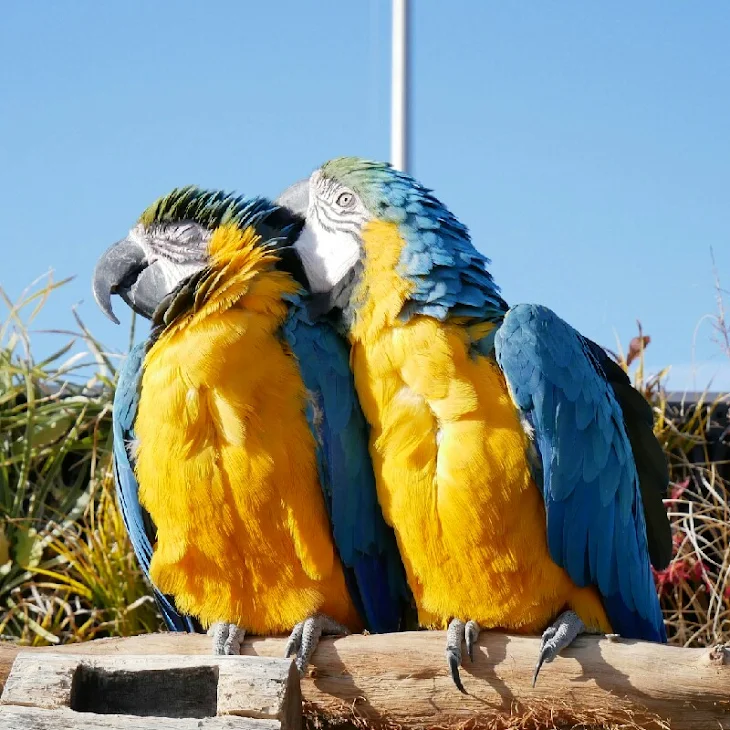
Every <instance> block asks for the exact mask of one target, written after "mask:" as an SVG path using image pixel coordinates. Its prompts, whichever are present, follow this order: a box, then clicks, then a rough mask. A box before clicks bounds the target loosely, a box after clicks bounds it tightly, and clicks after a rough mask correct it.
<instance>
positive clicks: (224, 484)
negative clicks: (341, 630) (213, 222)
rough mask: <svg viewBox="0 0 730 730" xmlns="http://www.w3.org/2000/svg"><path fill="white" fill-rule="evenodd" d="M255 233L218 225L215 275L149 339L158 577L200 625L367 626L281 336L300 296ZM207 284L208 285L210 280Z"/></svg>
mask: <svg viewBox="0 0 730 730" xmlns="http://www.w3.org/2000/svg"><path fill="white" fill-rule="evenodd" d="M254 244H255V239H254V238H253V236H252V235H251V234H250V232H249V231H246V232H241V231H239V230H238V229H237V228H235V227H233V226H228V227H223V228H220V229H218V230H217V231H216V232H215V233H214V234H213V237H212V239H211V242H210V245H209V248H210V250H211V252H212V254H213V262H214V263H213V267H212V269H213V273H212V274H211V277H212V283H211V285H210V286H208V290H207V291H206V295H205V300H204V301H201V302H200V303H199V305H198V306H196V309H195V311H193V312H190V313H188V314H186V315H185V316H183V317H182V318H180V320H179V321H177V322H176V323H174V324H173V325H172V326H171V327H169V328H168V329H167V330H166V331H165V332H164V333H163V334H162V335H161V337H160V338H159V339H158V340H157V342H156V343H155V344H154V345H153V347H152V348H151V349H150V351H149V352H148V354H147V357H146V359H145V364H144V375H143V380H142V393H141V399H140V404H139V412H138V416H137V420H136V431H137V436H138V439H139V450H138V454H137V476H138V480H139V483H140V500H141V502H142V504H143V506H144V507H145V508H146V509H147V510H148V511H149V513H150V515H151V517H152V519H153V520H154V522H155V524H156V526H157V530H158V539H157V544H156V546H155V551H154V556H153V559H152V566H151V577H152V580H153V581H154V582H155V583H156V585H157V586H158V587H159V588H160V589H161V590H162V591H163V592H166V593H170V594H172V595H173V596H174V598H175V602H176V605H177V607H178V608H179V609H180V610H181V611H183V612H186V613H190V614H192V615H195V616H198V617H199V618H200V619H201V620H202V622H203V623H204V624H205V625H208V624H210V623H213V622H216V621H226V622H232V623H236V624H238V625H239V626H241V627H242V628H245V629H247V630H248V631H253V632H255V633H272V632H280V631H285V630H289V629H291V628H292V626H293V625H294V624H295V623H297V622H299V621H301V620H303V619H304V618H306V617H307V616H309V615H312V614H313V613H315V612H316V611H323V612H325V613H327V614H328V615H330V616H332V617H333V618H334V619H335V620H337V621H340V622H341V623H344V624H346V625H348V626H350V627H351V628H352V629H355V630H356V629H357V628H359V619H358V616H357V613H356V611H355V609H354V607H353V605H352V602H351V600H350V598H349V595H348V592H347V589H346V586H345V581H344V576H343V573H342V569H341V566H340V563H339V560H338V559H337V557H336V555H335V551H334V547H333V543H332V540H331V538H330V528H329V522H328V518H327V513H326V509H325V505H324V502H323V497H322V493H321V491H320V486H319V480H318V475H317V467H316V461H315V443H314V440H313V437H312V434H311V432H310V430H309V427H308V424H307V422H306V418H305V413H304V408H305V397H306V393H305V389H304V385H303V383H302V380H301V377H300V374H299V371H298V367H297V363H296V361H295V360H294V358H293V357H292V356H291V354H290V353H289V352H287V351H286V349H285V347H284V346H283V345H282V343H281V342H280V340H279V339H278V337H277V331H278V329H279V327H280V325H281V323H282V321H283V319H284V317H285V316H286V313H287V308H286V305H285V303H284V302H283V301H282V296H283V295H285V294H288V293H291V292H293V291H295V290H296V285H295V283H294V282H293V281H292V280H291V279H290V277H289V276H288V275H286V274H283V273H280V272H277V271H275V270H273V268H272V257H271V255H270V254H267V253H266V252H265V251H264V250H262V249H261V248H260V247H257V246H255V245H254ZM205 286H206V284H203V285H201V288H203V287H205Z"/></svg>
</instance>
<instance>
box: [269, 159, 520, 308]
mask: <svg viewBox="0 0 730 730" xmlns="http://www.w3.org/2000/svg"><path fill="white" fill-rule="evenodd" d="M282 198H285V199H288V200H289V201H290V205H291V207H292V209H294V210H296V211H297V212H299V213H301V214H303V215H305V216H306V225H305V227H304V229H303V230H302V233H301V234H300V236H299V238H298V240H297V242H296V244H295V247H296V249H297V251H298V252H299V253H300V255H301V258H302V262H303V264H304V269H305V271H306V274H307V278H308V280H309V283H310V286H311V290H312V291H313V292H314V293H317V294H319V295H320V296H319V299H320V300H322V299H323V298H325V299H327V304H326V305H324V306H323V308H325V309H326V308H332V307H338V308H340V309H343V310H345V311H347V310H348V308H349V309H350V310H356V309H357V306H356V304H357V303H361V302H362V301H363V299H364V298H366V295H365V294H364V288H367V289H369V290H370V291H371V293H372V292H374V291H375V290H376V289H378V287H377V286H375V283H376V279H378V278H380V279H381V280H383V281H384V280H385V278H388V279H389V283H388V286H387V287H385V286H383V287H382V289H381V290H382V291H383V292H384V291H385V290H386V289H388V290H397V299H398V301H394V303H393V307H392V308H393V310H395V309H398V312H395V311H394V313H395V314H397V316H399V317H401V318H405V319H407V318H408V317H409V316H411V315H413V314H416V313H420V314H427V315H430V316H435V317H438V318H440V319H443V318H445V317H446V316H448V315H449V314H461V315H465V316H468V315H474V316H479V315H488V314H489V313H491V312H492V311H494V312H496V311H498V310H499V311H500V312H501V311H502V310H503V309H506V305H505V304H504V302H503V300H502V299H501V297H500V296H499V289H498V287H497V286H496V285H495V284H494V281H493V280H492V277H491V275H490V274H489V273H488V271H487V269H486V267H487V264H488V263H489V259H487V258H486V257H485V256H484V255H482V254H481V253H479V252H478V251H477V250H476V249H475V248H474V247H473V245H472V243H471V240H470V238H469V233H468V231H467V229H466V227H465V226H464V225H463V224H462V223H460V222H459V221H458V220H457V219H456V217H455V216H454V215H453V214H452V213H451V212H450V211H449V210H448V209H447V208H446V206H445V205H443V203H441V202H440V201H439V200H438V199H437V198H436V197H435V196H434V195H433V193H432V192H431V191H430V190H429V189H428V188H426V187H424V186H423V185H421V184H420V183H419V182H418V181H416V180H415V179H414V178H412V177H411V176H410V175H407V174H405V173H402V172H399V171H397V170H395V169H393V168H392V167H391V166H390V165H389V164H387V163H384V162H372V161H369V160H363V159H360V158H357V157H341V158H337V159H334V160H331V161H329V162H327V163H326V164H325V165H323V166H322V167H321V168H319V169H318V170H316V171H315V172H314V173H313V174H312V175H311V177H310V178H309V180H308V181H301V182H299V183H296V185H294V186H292V187H291V188H289V189H288V190H287V191H286V192H285V193H284V195H283V196H282ZM354 313H355V314H356V311H355V312H354Z"/></svg>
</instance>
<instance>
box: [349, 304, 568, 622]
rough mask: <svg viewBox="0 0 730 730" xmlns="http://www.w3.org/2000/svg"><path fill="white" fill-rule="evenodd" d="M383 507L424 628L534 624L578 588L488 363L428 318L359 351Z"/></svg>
mask: <svg viewBox="0 0 730 730" xmlns="http://www.w3.org/2000/svg"><path fill="white" fill-rule="evenodd" d="M352 361H353V369H354V372H355V379H356V387H357V390H358V395H359V397H360V400H361V403H362V405H363V410H364V411H365V414H366V417H367V418H368V420H369V422H370V424H371V427H372V430H371V454H372V457H373V464H374V467H375V474H376V482H377V489H378V498H379V500H380V503H381V505H382V508H383V512H384V515H385V518H386V520H387V521H388V522H389V523H390V524H391V525H392V526H393V528H394V530H395V532H396V536H397V539H398V544H399V547H400V550H401V553H402V555H403V557H404V563H405V565H406V570H407V572H408V577H409V582H410V584H411V588H412V590H413V592H414V595H415V597H416V600H417V602H418V604H419V609H421V613H422V617H426V618H427V619H429V618H430V619H431V621H427V622H429V623H433V622H435V623H438V622H440V621H443V620H445V619H448V618H450V617H452V616H458V617H461V618H473V619H475V620H478V621H480V622H483V623H484V625H485V626H487V625H493V626H494V625H497V626H505V625H507V624H508V623H509V625H510V627H513V628H517V627H520V626H526V625H530V626H532V625H537V624H539V623H541V622H543V621H545V620H546V616H547V615H548V614H550V613H551V612H553V611H554V610H555V605H556V603H557V604H559V603H560V602H564V601H565V599H566V596H567V594H568V593H569V591H570V590H571V588H572V584H571V583H570V581H569V579H568V578H567V575H566V574H565V573H564V571H563V570H562V569H561V568H558V566H556V565H555V564H554V563H553V561H552V560H551V559H550V557H549V555H548V551H547V541H546V528H545V511H544V504H543V501H542V495H541V494H540V492H539V490H538V489H537V487H536V486H535V484H534V482H533V481H532V478H531V476H530V470H529V467H528V463H527V456H526V454H527V437H526V435H525V433H524V431H523V430H522V426H521V424H520V421H519V417H518V414H517V412H516V409H515V408H514V406H513V404H512V401H511V400H510V398H509V395H508V393H507V389H506V385H505V382H504V378H503V376H502V374H501V371H500V370H499V368H498V367H497V365H496V364H495V363H494V361H493V360H492V359H490V358H487V357H483V356H478V357H474V356H473V355H472V354H470V353H469V351H468V344H467V341H466V339H465V338H464V336H463V333H462V332H460V331H459V329H458V328H457V327H454V326H450V325H445V324H443V323H440V322H437V321H436V320H433V319H429V318H421V320H420V321H417V320H416V321H412V322H410V323H409V324H408V325H407V326H404V327H400V328H397V329H393V330H389V331H386V332H384V333H381V335H380V337H378V338H377V339H374V340H372V341H370V342H367V343H362V342H361V343H355V344H354V346H353V352H352Z"/></svg>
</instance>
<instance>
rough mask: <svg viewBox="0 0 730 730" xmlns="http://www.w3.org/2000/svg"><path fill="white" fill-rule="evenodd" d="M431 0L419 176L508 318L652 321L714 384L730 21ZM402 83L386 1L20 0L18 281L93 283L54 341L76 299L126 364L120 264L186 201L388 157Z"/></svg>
mask: <svg viewBox="0 0 730 730" xmlns="http://www.w3.org/2000/svg"><path fill="white" fill-rule="evenodd" d="M412 4H413V7H414V13H413V40H414V58H413V91H414V94H413V128H414V136H413V143H414V144H413V153H414V154H413V170H412V171H413V173H414V174H415V175H416V176H417V177H418V178H420V179H421V180H422V181H423V182H424V183H426V184H427V185H429V186H430V187H433V188H434V189H435V190H436V192H437V194H438V195H439V197H441V198H442V199H443V200H444V202H446V203H447V204H448V205H449V206H450V207H451V208H452V210H453V211H454V212H455V213H456V215H457V216H459V217H460V218H461V219H462V220H463V221H464V222H465V223H466V224H467V225H468V226H469V227H470V228H471V230H472V234H473V237H474V240H475V242H476V244H477V246H478V247H479V248H480V249H482V250H483V251H485V252H486V253H487V254H488V255H489V256H490V257H491V258H492V260H493V266H492V271H493V274H494V275H495V277H496V279H497V281H498V282H499V283H500V284H501V286H502V289H503V292H504V294H505V297H506V298H507V300H508V301H510V302H518V301H535V302H541V303H543V304H546V305H548V306H550V307H552V308H553V309H555V311H556V312H558V314H560V315H561V316H562V317H564V318H565V319H567V320H568V321H569V322H570V323H571V324H573V325H574V326H576V327H577V328H579V329H580V330H581V331H582V332H584V333H585V334H587V335H589V336H590V337H592V338H594V339H595V340H597V341H599V342H600V343H602V344H604V345H607V346H609V347H613V346H614V345H615V335H614V330H615V331H616V332H618V334H619V336H620V338H621V340H622V341H623V343H624V344H625V343H626V342H627V341H628V340H629V339H630V338H631V337H632V336H633V335H634V334H635V331H636V330H635V320H636V318H639V319H641V321H642V322H643V324H644V328H645V331H646V332H647V333H649V334H650V335H651V336H652V344H651V346H650V350H649V352H648V355H649V361H650V363H651V364H652V365H653V366H655V367H659V366H663V365H666V364H673V365H674V366H675V369H676V375H675V377H674V379H673V380H672V381H671V385H672V386H674V387H680V388H681V387H693V386H694V385H697V386H699V387H703V386H704V385H706V381H707V379H708V378H709V376H710V375H711V374H713V373H714V372H715V371H717V370H719V369H720V367H721V365H722V362H723V361H722V357H721V356H720V355H719V352H718V348H717V347H716V345H714V344H713V343H712V342H711V341H710V338H711V328H710V327H709V325H708V324H704V325H703V326H702V327H701V328H700V330H699V333H698V335H697V338H696V347H695V350H694V351H693V334H694V331H695V327H696V326H697V324H698V322H699V321H700V319H701V318H702V317H703V315H705V314H708V313H712V312H713V311H714V310H715V301H714V291H713V279H712V267H711V261H710V247H713V248H714V250H715V256H716V259H717V263H718V268H719V271H720V274H721V276H722V277H723V278H724V283H725V286H726V287H728V288H730V51H728V33H729V32H730V4H728V3H726V2H720V1H719V0H716V1H714V2H713V1H711V0H707V1H706V2H702V3H686V2H680V1H679V0H675V1H673V2H666V0H643V1H642V2H641V3H636V2H629V1H628V0H623V1H620V2H619V1H614V2H610V3H587V2H584V1H582V0H581V1H578V0H575V1H568V0H562V1H561V2H559V3H547V2H533V3H505V2H497V0H488V1H487V0H472V1H471V2H467V1H466V0H450V1H449V2H448V3H445V2H441V1H440V0H412ZM389 69H390V2H389V0H371V1H369V2H366V1H365V0H362V1H360V2H334V1H333V0H317V2H302V1H301V0H267V1H266V2H240V1H237V0H227V1H219V2H206V3H201V2H182V1H179V0H176V1H175V2H173V1H172V0H164V1H163V0H156V1H155V2H141V1H140V0H125V1H124V2H114V3H112V2H104V3H100V2H97V1H94V2H92V1H91V0H75V2H51V0H44V1H43V2H36V3H30V2H25V3H21V2H15V3H10V2H8V3H4V4H3V7H2V18H1V19H0V213H1V214H2V223H3V225H2V231H1V232H0V245H1V246H2V258H1V259H0V284H2V286H3V287H5V288H6V289H7V290H8V291H9V293H10V294H11V295H12V296H17V295H18V294H19V293H20V291H21V289H22V288H23V286H24V285H26V284H28V283H29V282H30V281H31V280H33V279H34V278H36V277H37V276H38V275H40V274H41V273H43V272H44V271H46V270H47V269H49V268H53V269H54V270H55V272H56V275H57V276H58V277H62V276H67V275H70V274H76V275H77V278H76V280H75V281H74V282H73V284H71V285H70V286H68V287H66V288H65V290H63V291H62V292H60V293H58V294H57V295H56V296H55V298H54V300H53V301H54V305H53V307H52V308H51V309H49V310H48V311H47V312H45V313H44V315H43V316H42V317H40V318H39V320H38V321H37V326H38V327H39V328H50V327H54V328H58V327H68V326H70V325H71V323H72V320H71V316H70V314H69V311H70V307H71V306H72V304H74V303H77V302H80V306H79V312H80V314H81V315H82V317H83V318H84V320H85V321H86V322H87V323H88V325H89V326H90V328H91V329H92V330H93V331H94V332H95V333H96V334H97V335H98V336H99V337H100V338H101V339H102V341H104V342H105V343H107V344H108V345H109V346H110V348H123V347H124V343H125V341H126V336H127V332H126V327H124V326H123V327H117V328H115V327H114V325H112V324H111V323H108V322H107V321H106V320H105V319H104V318H103V316H102V315H101V314H100V313H99V312H98V310H97V309H96V306H95V305H94V302H93V299H92V296H91V293H90V278H91V272H92V269H93V266H94V263H95V260H96V258H97V256H98V255H99V254H100V253H101V252H102V251H103V249H104V248H105V247H106V246H107V245H108V244H110V243H111V242H113V241H115V240H117V239H119V238H120V237H122V236H123V235H124V234H125V233H126V231H127V229H128V228H129V227H130V226H131V225H132V223H133V222H134V221H135V219H136V217H137V216H138V215H139V213H140V212H141V211H142V210H143V209H144V208H145V207H146V206H147V205H148V204H149V203H151V202H152V200H154V199H155V198H156V197H157V196H159V195H161V194H164V193H165V192H167V191H168V190H169V189H170V188H172V187H174V186H177V185H182V184H188V183H197V184H200V185H204V186H212V187H220V188H227V189H235V190H238V191H240V192H243V193H249V194H252V193H263V194H267V195H271V196H274V195H276V194H277V193H278V192H279V191H280V190H281V189H283V188H284V187H285V186H287V185H288V184H289V183H291V182H292V181H294V180H296V179H299V178H301V177H303V176H305V175H307V174H308V173H309V172H310V171H311V170H312V169H314V168H315V167H317V166H319V165H320V164H321V163H322V162H324V161H325V160H327V159H328V158H330V157H334V156H337V155H343V154H350V155H352V154H354V155H361V156H366V157H374V158H387V157H388V155H389V98H390V97H389V93H390V91H389V89H390V87H389ZM729 299H730V297H729ZM728 304H729V305H730V301H729V302H728ZM117 308H118V310H119V312H120V313H122V314H123V315H124V317H123V324H124V323H126V322H128V314H127V311H126V309H125V307H124V305H122V304H121V303H120V305H118V307H117ZM693 360H694V361H696V362H697V363H700V364H701V365H702V367H701V369H700V370H699V382H697V383H693V382H692V379H691V368H690V365H691V363H692V362H693ZM715 385H716V386H719V387H723V388H727V389H730V368H727V367H726V369H725V372H724V374H721V376H720V377H719V378H718V379H717V380H716V382H715Z"/></svg>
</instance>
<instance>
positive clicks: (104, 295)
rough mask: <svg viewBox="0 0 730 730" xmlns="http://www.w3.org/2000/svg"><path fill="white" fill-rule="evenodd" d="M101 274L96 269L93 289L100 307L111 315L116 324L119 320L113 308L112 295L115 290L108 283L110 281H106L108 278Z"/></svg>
mask: <svg viewBox="0 0 730 730" xmlns="http://www.w3.org/2000/svg"><path fill="white" fill-rule="evenodd" d="M97 269H98V267H97ZM99 274H100V272H99V271H98V270H97V271H94V283H93V286H92V290H93V292H94V300H95V301H96V303H97V305H98V306H99V309H101V311H102V312H104V314H105V315H106V316H107V317H109V319H110V320H111V321H112V322H114V324H119V320H118V319H117V316H116V315H115V314H114V310H113V309H112V296H111V295H112V294H113V293H114V292H113V291H112V289H111V288H110V287H109V286H108V285H107V284H108V282H107V281H106V278H105V277H103V276H100V275H99Z"/></svg>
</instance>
